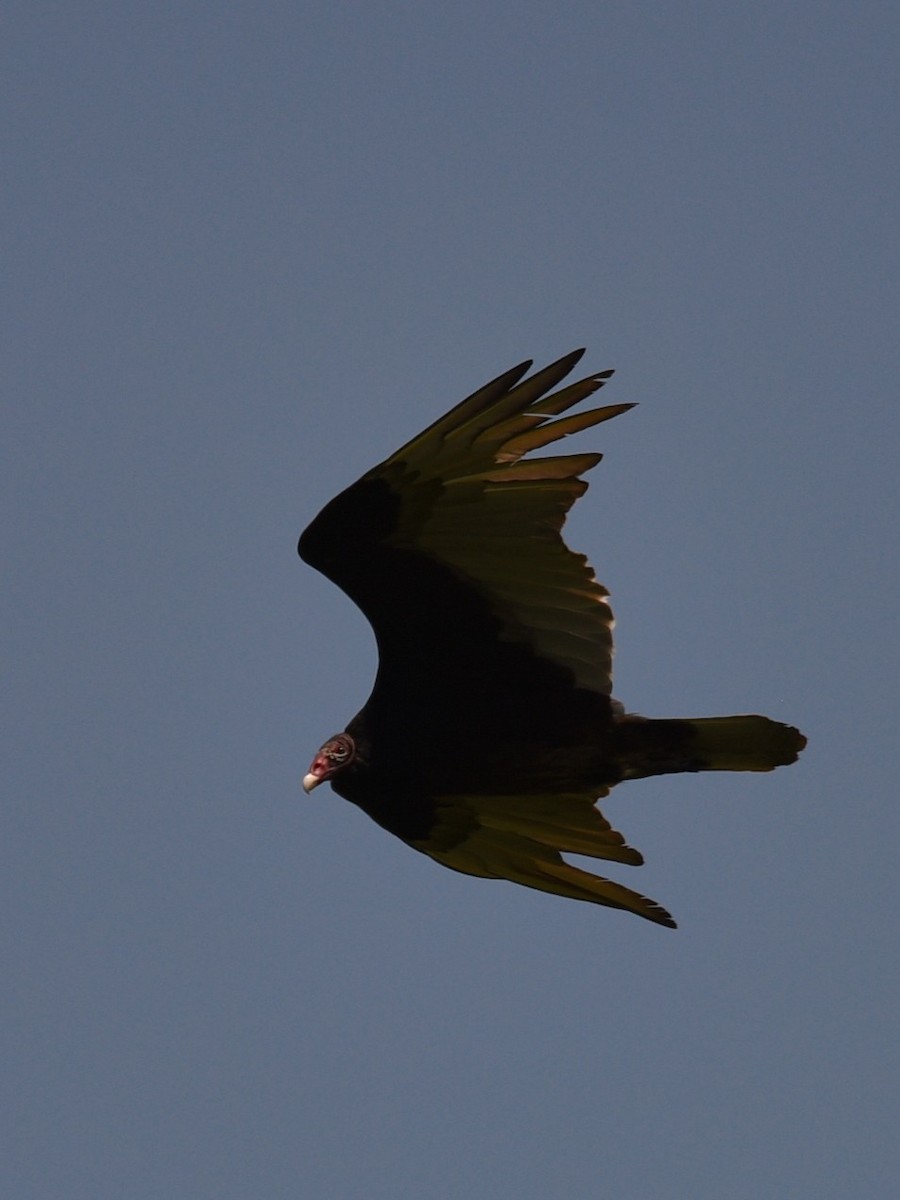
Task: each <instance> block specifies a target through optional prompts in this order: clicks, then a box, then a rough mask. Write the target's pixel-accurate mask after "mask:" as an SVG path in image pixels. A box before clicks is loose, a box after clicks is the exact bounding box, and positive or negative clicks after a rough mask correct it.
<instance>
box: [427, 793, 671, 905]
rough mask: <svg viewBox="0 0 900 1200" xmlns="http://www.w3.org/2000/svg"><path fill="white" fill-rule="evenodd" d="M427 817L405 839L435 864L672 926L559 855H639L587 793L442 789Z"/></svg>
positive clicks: (625, 859) (640, 900) (629, 859)
mask: <svg viewBox="0 0 900 1200" xmlns="http://www.w3.org/2000/svg"><path fill="white" fill-rule="evenodd" d="M435 818H436V819H435V825H434V828H433V829H432V831H431V834H430V835H429V837H428V839H427V840H423V841H416V842H413V843H412V844H413V845H414V846H415V848H416V849H417V850H421V851H422V852H423V853H425V854H427V855H429V857H431V858H433V859H434V860H435V861H436V862H439V863H441V864H442V865H443V866H446V867H451V868H452V869H453V870H455V871H461V872H462V873H463V874H466V875H477V876H479V877H481V878H486V879H508V880H510V881H511V882H513V883H520V884H523V885H524V886H525V887H530V888H535V889H537V890H538V891H542V892H551V893H553V894H555V895H557V896H566V897H569V898H570V899H573V900H585V901H588V902H589V903H591V904H602V905H605V906H606V907H608V908H621V909H625V910H626V911H627V912H632V913H635V914H636V915H637V916H640V917H646V918H647V920H649V921H655V922H656V923H657V924H659V925H666V926H668V927H670V928H673V929H674V928H675V922H674V921H673V919H672V917H671V916H670V914H669V913H668V912H666V910H665V909H664V908H662V907H661V906H660V905H659V904H657V903H656V902H655V901H653V900H649V899H648V898H647V897H646V896H642V895H640V893H638V892H635V891H632V890H631V889H630V888H626V887H623V886H622V884H619V883H615V882H613V881H612V880H609V879H603V878H602V877H601V876H598V875H593V874H591V873H590V872H588V871H583V870H581V869H579V868H578V867H574V866H572V865H571V864H570V863H567V862H566V861H565V860H564V859H563V858H562V853H569V854H583V855H587V856H589V857H592V858H599V859H606V860H608V861H612V862H619V863H627V864H629V865H630V866H639V865H640V864H641V863H642V862H643V859H642V857H641V855H640V854H639V852H638V851H637V850H634V849H633V848H632V847H630V846H627V845H626V844H625V839H624V838H623V837H622V835H621V834H620V833H617V832H616V831H615V830H614V829H612V827H611V826H610V824H609V822H608V821H607V820H606V819H605V818H604V817H603V815H602V814H601V813H600V812H599V811H598V810H597V809H596V808H595V807H594V805H593V801H592V799H591V797H589V796H586V795H580V794H565V795H546V796H445V797H441V798H440V799H438V801H437V802H436V809H435Z"/></svg>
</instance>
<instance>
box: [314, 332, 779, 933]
mask: <svg viewBox="0 0 900 1200" xmlns="http://www.w3.org/2000/svg"><path fill="white" fill-rule="evenodd" d="M577 357H580V355H573V356H569V357H568V358H567V359H564V360H561V362H560V363H557V364H553V365H552V366H551V367H549V368H546V369H545V371H543V372H540V373H539V375H537V376H534V377H532V378H531V379H530V380H526V381H525V383H524V384H519V385H518V387H517V386H516V383H517V380H518V379H519V378H520V377H521V375H522V374H523V373H524V370H525V369H527V366H528V365H530V364H525V366H524V368H517V369H515V370H514V371H513V372H509V373H507V375H505V376H501V377H500V379H499V380H496V381H494V383H492V384H489V385H486V387H485V388H484V389H481V391H480V392H479V393H476V394H475V395H474V396H473V397H471V398H470V399H469V400H468V401H466V402H464V403H463V405H461V406H458V408H457V409H455V410H453V412H452V413H450V414H448V416H447V417H445V418H442V420H441V421H439V422H436V423H435V425H434V426H432V427H431V428H430V429H429V430H426V431H425V433H424V434H422V435H420V436H419V437H418V438H417V439H414V441H413V442H411V443H410V444H409V446H407V447H404V448H403V450H401V451H398V452H397V454H396V455H394V456H393V457H392V458H390V459H388V460H387V462H386V463H384V464H382V465H381V466H380V467H377V468H374V469H373V471H371V472H369V473H368V475H366V476H364V477H363V479H361V480H360V481H359V482H358V483H355V484H354V485H353V486H351V487H349V488H347V489H346V491H344V492H342V493H341V494H340V495H338V496H337V497H336V498H335V499H334V500H332V501H331V502H330V503H329V504H328V505H327V506H326V507H325V508H324V509H323V510H322V512H321V513H320V514H319V516H318V517H317V518H316V519H315V520H314V521H313V522H312V524H311V525H310V526H309V527H308V529H307V530H306V531H305V532H304V534H303V536H302V537H301V539H300V545H299V550H300V554H301V556H302V557H303V558H304V559H305V560H306V561H307V562H309V563H310V564H311V565H313V566H315V567H316V568H317V569H318V570H319V571H321V572H322V573H323V574H325V575H327V576H328V577H329V578H330V579H331V580H333V582H334V583H336V584H337V585H338V586H339V587H340V588H342V589H343V590H344V591H345V592H346V593H347V595H348V596H350V597H351V599H353V600H354V601H355V602H356V604H357V605H358V606H359V607H360V608H361V609H362V611H363V612H364V613H365V614H366V616H367V617H368V619H369V621H370V622H371V624H372V627H373V629H374V632H375V636H376V640H377V645H378V655H379V667H378V673H377V677H376V680H375V685H374V688H373V690H372V694H371V696H370V697H369V700H368V702H367V703H366V705H365V707H364V708H363V709H362V711H361V712H360V713H359V714H358V715H357V716H356V717H355V718H354V719H353V721H352V722H351V723H350V724H349V725H348V727H347V731H346V732H347V734H349V735H350V736H351V738H352V739H353V743H354V744H355V745H354V753H353V756H352V760H351V761H349V762H347V763H341V764H340V766H339V767H338V766H337V765H334V766H333V769H332V768H331V767H328V765H327V764H326V767H323V768H322V772H321V773H322V777H323V778H329V779H330V780H331V783H332V786H333V787H334V789H335V791H337V792H338V794H339V795H341V796H343V797H344V798H346V799H348V800H350V801H352V802H353V803H354V804H356V805H358V806H359V807H360V808H362V809H363V810H364V811H365V812H366V813H368V815H369V816H371V817H372V818H373V819H374V820H375V821H377V822H378V823H379V824H380V825H382V826H383V827H384V828H385V829H387V830H389V831H390V832H391V833H393V834H396V835H397V836H398V837H400V838H402V839H404V840H405V841H407V842H409V843H410V844H412V845H414V846H415V847H416V848H417V849H420V850H423V851H424V852H425V853H428V854H431V855H432V857H435V858H437V859H438V861H441V862H443V863H444V864H445V865H447V866H451V867H455V868H456V869H458V870H462V871H466V872H468V873H471V874H480V875H488V876H500V877H505V878H510V879H514V880H516V881H518V882H522V883H526V884H527V885H528V886H531V887H538V888H542V889H543V890H548V891H556V892H559V893H560V894H563V895H570V896H575V897H577V898H580V899H588V900H593V901H594V902H596V903H601V904H609V905H612V906H614V907H624V908H629V909H631V911H635V912H638V913H639V914H640V915H643V916H647V917H649V918H650V919H651V920H656V921H659V922H660V923H663V924H673V922H672V920H671V918H670V917H669V916H668V914H667V913H665V910H663V909H661V908H659V906H658V905H655V904H654V903H653V902H652V901H648V900H646V899H644V898H643V897H641V896H638V895H637V894H636V893H633V892H630V891H629V890H628V889H625V888H622V887H621V886H620V885H617V884H613V883H610V882H609V881H606V880H602V879H599V878H597V877H595V876H590V875H587V874H586V873H585V872H582V871H579V870H577V869H576V868H573V867H570V866H569V865H568V864H565V863H564V862H563V860H562V859H560V858H559V853H558V852H559V851H560V850H563V851H565V850H570V851H572V850H573V849H574V850H575V851H576V852H581V853H586V854H593V855H595V856H596V857H605V858H613V859H615V860H617V861H621V862H630V863H639V862H640V861H641V858H640V855H639V854H638V853H637V852H636V851H633V850H631V849H630V848H629V847H626V846H625V845H624V841H623V839H622V838H621V835H619V834H616V833H615V832H614V831H612V830H610V827H609V825H608V823H607V822H606V821H604V819H603V818H602V816H601V815H600V814H599V813H598V812H597V811H596V809H594V808H593V803H594V800H595V799H596V798H597V797H598V796H602V795H604V794H606V792H607V791H608V789H609V787H610V786H612V785H614V784H616V783H618V782H619V781H620V780H622V779H624V778H639V777H641V776H645V775H651V774H658V773H662V772H672V771H690V770H704V769H716V768H722V769H732V770H735V769H749V770H769V769H771V767H773V766H775V765H777V764H778V763H780V762H789V761H793V759H794V758H795V757H796V752H797V750H798V749H799V748H800V746H801V745H802V741H803V739H802V736H801V735H799V734H797V732H796V730H793V729H791V728H790V727H789V726H783V725H778V724H777V723H775V722H770V721H767V719H766V718H763V717H735V718H718V719H712V720H710V719H706V720H664V721H646V720H644V719H643V718H639V717H626V716H624V715H623V712H622V708H621V706H620V705H618V704H617V703H616V702H614V701H613V700H612V699H611V696H610V683H609V672H608V662H609V655H610V653H611V639H610V634H609V631H610V628H611V625H612V618H611V614H610V612H609V608H608V605H607V604H606V601H605V596H606V592H605V589H603V588H602V587H601V586H600V585H598V584H597V583H596V581H595V580H594V579H593V575H592V573H591V572H590V569H589V568H588V567H587V566H586V563H585V560H584V559H583V558H582V557H581V556H580V555H574V554H572V552H571V551H568V550H567V549H565V547H564V546H563V544H562V541H561V539H560V537H559V532H558V531H559V528H560V527H561V525H562V522H563V520H564V517H565V512H566V510H567V509H568V508H569V506H570V505H571V503H572V502H573V500H574V499H575V498H576V497H577V496H578V495H580V494H581V492H582V491H583V490H584V487H585V486H586V485H585V484H584V483H583V482H582V481H580V480H578V479H577V474H578V473H579V472H580V471H581V470H585V469H587V468H588V467H590V466H592V465H594V463H595V462H596V461H597V460H598V459H599V456H598V455H581V456H570V457H569V458H566V457H565V456H564V457H562V458H556V459H538V460H534V459H525V458H523V457H522V454H523V451H522V450H521V448H520V447H521V445H522V443H523V441H525V440H527V441H528V442H529V443H533V444H537V445H540V444H542V442H543V443H549V442H551V441H554V440H556V439H557V438H558V437H559V436H562V435H564V434H565V433H566V432H571V431H572V429H570V428H569V426H571V425H574V424H575V423H576V422H579V421H580V423H581V424H582V425H589V424H595V423H599V422H600V421H602V420H606V419H608V418H609V417H610V416H615V415H618V413H619V412H621V411H624V409H625V408H626V407H630V406H617V407H614V408H609V409H602V410H594V411H593V412H592V413H586V414H582V415H580V416H579V417H577V418H567V419H566V420H564V421H557V422H552V423H549V424H546V425H545V424H544V423H545V422H546V421H547V414H548V413H554V414H555V413H557V412H559V411H564V410H565V409H566V408H568V407H570V406H571V405H572V404H574V403H576V402H577V400H578V399H581V398H583V396H585V395H588V394H590V392H592V391H594V390H596V388H597V387H599V386H601V385H602V383H603V382H605V379H606V377H607V374H608V373H604V374H603V375H601V376H594V377H591V378H590V379H588V380H585V381H582V382H581V383H579V384H575V385H571V386H570V387H569V388H567V389H564V390H563V391H562V392H559V393H555V394H551V395H549V396H548V395H547V394H546V393H547V390H548V388H549V387H552V386H553V385H554V384H555V383H556V382H558V381H559V379H560V378H562V376H563V375H564V374H566V373H567V371H568V370H569V369H571V366H572V364H573V363H574V362H575V361H577ZM520 393H521V399H520V397H519V394H520ZM516 401H518V404H517V403H515V402H516ZM538 413H539V414H542V415H540V416H537V415H533V414H538ZM555 430H558V431H555ZM485 445H486V446H487V449H485ZM470 460H471V461H470ZM520 460H521V465H520ZM542 464H543V465H542ZM516 489H518V491H516ZM520 496H521V504H522V515H521V518H520V516H519V515H518V509H517V505H518V503H519V497H520ZM467 556H468V557H467ZM469 558H470V559H471V562H470V561H469ZM592 647H593V648H592ZM604 663H605V664H606V666H605V667H604V665H603V664H604ZM595 664H596V665H595ZM327 746H328V743H326V747H323V751H324V750H325V749H326V748H327ZM317 761H319V760H317ZM308 778H309V777H308ZM317 781H318V780H316V782H317ZM313 785H314V784H310V786H313ZM586 881H590V882H589V883H588V882H586ZM601 885H603V886H602V887H601Z"/></svg>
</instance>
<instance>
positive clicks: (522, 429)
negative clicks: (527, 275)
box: [299, 350, 633, 725]
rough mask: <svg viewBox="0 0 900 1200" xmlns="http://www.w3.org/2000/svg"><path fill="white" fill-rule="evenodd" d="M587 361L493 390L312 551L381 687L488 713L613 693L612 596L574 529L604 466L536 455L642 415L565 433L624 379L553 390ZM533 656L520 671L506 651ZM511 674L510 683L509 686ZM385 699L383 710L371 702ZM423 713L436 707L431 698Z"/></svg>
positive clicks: (428, 434) (308, 553)
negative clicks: (477, 705)
mask: <svg viewBox="0 0 900 1200" xmlns="http://www.w3.org/2000/svg"><path fill="white" fill-rule="evenodd" d="M582 354H583V351H581V350H578V351H575V352H574V353H572V354H569V355H567V356H566V357H565V358H561V359H560V360H559V361H558V362H555V363H553V364H551V365H550V366H548V367H545V368H544V369H543V370H542V371H539V372H537V373H536V374H534V375H532V376H531V377H530V378H527V379H524V380H523V376H524V375H525V374H526V373H527V371H528V370H529V368H530V367H531V363H530V362H526V363H522V364H521V365H520V366H518V367H514V368H513V369H512V370H511V371H507V372H506V373H505V374H504V375H501V376H499V378H497V379H495V380H494V381H493V382H491V383H488V384H486V385H485V386H484V387H482V388H480V389H479V390H478V391H477V392H475V393H474V394H473V395H471V396H469V397H468V398H467V399H466V400H464V401H463V402H462V403H461V404H459V405H457V406H456V407H455V408H454V409H452V410H451V411H450V412H449V413H447V415H446V416H444V417H442V418H441V419H440V420H438V421H436V422H435V423H434V424H433V425H431V426H430V427H429V428H428V429H426V430H425V431H424V432H423V433H421V434H419V435H418V437H416V438H414V439H413V440H412V441H411V442H409V443H408V444H407V445H405V446H403V447H402V449H400V450H398V451H397V452H396V453H395V454H393V455H392V456H391V457H390V458H388V459H387V460H386V461H385V462H383V463H381V464H380V465H379V466H377V467H375V468H373V469H372V470H371V471H369V472H368V473H367V474H366V475H364V476H363V478H362V479H360V480H359V481H358V482H357V483H355V484H354V485H353V486H352V487H350V488H348V489H347V490H346V491H345V492H343V493H341V495H339V496H337V497H336V498H335V499H334V500H333V501H331V503H330V504H328V505H327V506H326V507H325V508H324V509H323V510H322V512H321V513H320V514H319V516H318V517H316V519H315V520H314V521H313V522H312V524H311V525H310V526H309V528H308V529H307V530H306V531H305V532H304V534H303V536H302V537H301V539H300V545H299V551H300V555H301V557H302V558H303V559H304V560H305V561H306V562H308V563H309V564H310V565H311V566H313V567H316V568H317V569H318V570H320V571H321V572H322V573H323V574H325V575H327V576H328V577H329V578H330V579H332V580H333V581H334V582H335V583H336V584H338V586H339V587H341V588H343V590H344V591H345V592H347V594H348V595H349V596H351V598H352V599H353V600H354V601H355V602H356V603H357V604H358V605H359V607H360V608H361V609H362V611H363V612H364V613H365V615H366V616H367V617H368V619H369V621H370V622H371V624H372V626H373V629H374V631H375V636H376V639H377V642H378V648H379V660H380V661H379V674H378V681H377V683H376V691H375V693H373V701H374V700H376V698H377V695H378V693H379V690H380V691H381V693H382V695H383V694H384V693H385V692H386V691H389V692H390V693H391V695H392V696H395V697H396V696H400V695H403V694H406V695H409V694H410V693H411V692H413V691H416V690H419V691H421V689H422V688H424V686H425V685H426V683H427V681H428V679H431V680H432V690H434V689H435V688H442V689H443V693H444V696H445V698H446V696H447V694H448V692H452V691H454V689H456V690H457V692H458V691H459V689H460V688H462V687H463V686H464V684H465V683H466V681H468V687H469V689H470V691H471V693H472V694H473V695H476V694H477V695H479V696H481V697H482V698H483V699H484V700H485V701H486V702H489V704H490V706H491V710H492V712H494V713H495V714H496V715H497V717H498V720H499V721H500V724H501V725H502V724H503V721H502V717H503V711H502V710H503V704H504V698H509V699H510V700H511V699H512V693H513V692H514V691H515V692H517V694H518V699H517V701H516V703H518V704H521V703H522V696H523V694H526V693H528V692H529V691H531V692H533V694H534V696H535V697H536V698H537V697H538V696H539V695H540V696H543V698H544V701H545V702H548V701H549V700H551V699H552V693H553V691H554V687H553V686H551V682H550V681H551V677H552V679H553V680H555V681H556V684H557V686H563V685H565V686H566V687H568V688H569V689H572V688H573V687H574V688H577V689H585V690H588V691H590V692H592V693H594V694H595V696H597V697H599V696H602V697H604V698H608V697H609V694H610V691H611V686H612V684H611V668H612V634H611V629H612V623H613V621H612V613H611V611H610V608H609V605H608V603H607V600H606V597H607V595H608V593H607V591H606V589H605V588H604V587H603V586H602V585H601V584H600V583H598V582H597V580H596V579H595V578H594V575H593V572H592V571H591V569H590V567H589V566H588V564H587V561H586V559H585V558H584V556H583V555H580V554H575V553H573V552H572V551H571V550H569V549H568V548H567V547H566V546H565V544H564V543H563V541H562V538H561V536H560V530H561V527H562V524H563V521H564V520H565V515H566V512H567V511H568V509H569V508H570V507H571V505H572V504H573V502H574V501H575V500H576V499H577V497H578V496H580V495H581V494H582V493H583V492H584V490H585V488H586V487H587V484H586V483H585V482H584V481H583V480H582V479H580V478H579V476H580V475H581V474H582V473H583V472H584V471H586V470H588V469H589V468H591V467H593V466H595V465H596V463H597V462H599V460H600V458H601V455H600V454H569V455H559V456H554V457H543V456H542V457H536V458H525V457H523V456H524V455H526V454H527V453H528V452H530V451H533V450H539V449H541V448H542V447H544V446H548V445H550V444H551V443H553V442H556V441H558V440H559V439H560V438H563V437H565V436H566V435H567V434H570V433H575V432H577V431H579V430H583V429H587V428H589V427H590V426H592V425H597V424H599V423H600V422H602V421H607V420H609V419H610V418H611V417H615V416H618V414H619V413H622V412H625V411H626V410H627V409H629V408H631V407H633V406H632V405H630V404H618V405H612V406H609V407H606V408H598V409H592V410H590V411H587V412H583V413H579V414H576V415H572V416H568V417H563V418H561V419H557V420H553V419H551V418H553V417H558V416H559V414H561V413H564V412H566V411H567V410H568V409H569V408H571V407H572V406H573V405H575V404H577V403H578V402H579V401H581V400H584V399H585V398H586V397H588V396H590V395H591V394H592V393H593V392H595V391H596V390H597V389H598V388H600V387H602V386H603V384H604V383H605V382H606V380H607V379H608V378H609V376H610V375H611V374H612V372H611V371H603V372H600V373H598V374H595V375H590V376H588V377H587V378H585V379H582V380H580V381H579V382H577V383H573V384H570V385H568V386H567V387H564V388H562V389H560V390H559V391H555V392H554V391H553V390H552V389H553V388H554V387H556V385H557V384H559V383H560V382H561V380H563V379H564V377H565V376H566V375H567V374H568V373H569V372H570V371H571V370H572V368H573V367H574V366H575V364H576V363H577V362H578V361H579V359H580V358H581V356H582ZM501 646H503V647H513V646H515V647H518V648H519V649H520V650H522V651H525V653H521V654H519V655H518V657H517V658H516V660H515V665H514V666H512V665H511V659H510V656H509V655H505V656H504V655H502V654H501V655H500V657H498V656H497V654H495V653H494V650H495V649H498V648H499V647H501ZM498 676H502V677H503V678H498ZM371 703H372V701H370V704H371ZM419 703H421V704H425V703H427V699H426V697H425V696H424V695H420V698H419Z"/></svg>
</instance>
